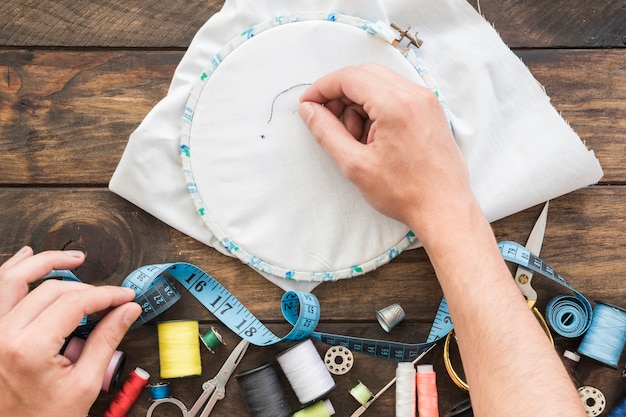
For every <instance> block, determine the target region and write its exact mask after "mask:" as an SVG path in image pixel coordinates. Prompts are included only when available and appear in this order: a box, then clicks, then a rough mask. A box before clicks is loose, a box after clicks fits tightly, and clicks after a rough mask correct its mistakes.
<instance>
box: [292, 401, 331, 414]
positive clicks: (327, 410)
mask: <svg viewBox="0 0 626 417" xmlns="http://www.w3.org/2000/svg"><path fill="white" fill-rule="evenodd" d="M334 414H335V408H334V407H333V404H332V403H331V402H330V400H322V401H318V402H316V403H315V404H313V405H310V406H308V407H306V408H303V409H302V410H300V411H296V412H295V413H293V417H330V416H332V415H334Z"/></svg>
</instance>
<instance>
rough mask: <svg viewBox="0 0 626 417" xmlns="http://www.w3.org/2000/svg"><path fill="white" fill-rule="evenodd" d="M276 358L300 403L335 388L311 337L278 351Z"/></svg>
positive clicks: (304, 402)
mask: <svg viewBox="0 0 626 417" xmlns="http://www.w3.org/2000/svg"><path fill="white" fill-rule="evenodd" d="M276 360H277V361H278V364H279V365H280V367H281V368H282V370H283V372H284V373H285V376H286V377H287V380H288V381H289V384H290V385H291V388H292V389H293V390H294V392H295V393H296V396H297V397H298V400H299V401H300V404H307V403H310V402H312V401H315V400H319V399H320V398H322V397H324V396H325V395H326V394H328V393H329V392H330V391H332V390H333V389H334V388H335V386H336V385H335V381H334V380H333V377H332V375H331V374H330V373H329V372H328V369H326V365H325V364H324V361H323V360H322V358H321V357H320V355H319V353H317V350H316V349H315V346H314V345H313V342H312V341H311V339H306V340H303V341H302V342H299V343H298V344H296V345H293V346H292V347H290V348H289V349H286V350H285V351H283V352H282V353H280V354H279V355H278V356H277V357H276Z"/></svg>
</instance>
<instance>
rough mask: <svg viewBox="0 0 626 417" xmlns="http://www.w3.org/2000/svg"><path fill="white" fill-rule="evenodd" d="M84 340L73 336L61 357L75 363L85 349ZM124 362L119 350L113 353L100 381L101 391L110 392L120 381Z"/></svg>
mask: <svg viewBox="0 0 626 417" xmlns="http://www.w3.org/2000/svg"><path fill="white" fill-rule="evenodd" d="M85 342H86V340H85V339H83V338H80V337H77V336H73V337H72V338H71V339H70V340H69V341H68V342H67V344H66V345H65V348H64V349H63V351H62V352H61V354H62V355H63V356H65V357H66V358H68V359H69V360H70V361H71V362H72V363H75V362H76V361H77V360H78V358H79V357H80V353H81V352H82V351H83V348H84V347H85ZM125 362H126V354H125V353H124V352H121V351H119V350H116V351H115V352H113V356H112V357H111V360H110V361H109V365H108V366H107V369H106V372H105V373H104V378H103V379H102V391H105V392H111V391H113V389H114V388H115V386H116V385H117V383H118V382H119V380H120V377H121V374H122V369H123V368H124V363H125Z"/></svg>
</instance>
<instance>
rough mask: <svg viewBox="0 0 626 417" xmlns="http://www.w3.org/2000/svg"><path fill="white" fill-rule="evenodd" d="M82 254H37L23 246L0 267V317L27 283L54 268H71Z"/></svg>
mask: <svg viewBox="0 0 626 417" xmlns="http://www.w3.org/2000/svg"><path fill="white" fill-rule="evenodd" d="M84 260H85V254H83V253H82V252H79V251H46V252H41V253H38V254H36V255H33V254H32V249H31V248H28V247H26V248H23V249H22V250H20V251H19V252H18V253H17V254H15V255H14V256H13V257H12V258H10V259H9V260H8V261H7V262H6V263H5V264H4V265H3V266H2V267H1V268H0V291H2V294H3V299H2V301H1V302H0V317H3V316H4V315H5V314H7V313H8V312H9V311H11V309H13V307H15V306H16V305H17V303H19V302H20V300H21V299H22V298H24V297H25V296H26V294H28V284H30V283H32V282H35V281H37V280H39V279H41V278H42V277H43V276H45V275H47V274H48V273H50V271H52V270H53V269H72V268H76V267H77V266H79V265H81V264H82V263H83V261H84Z"/></svg>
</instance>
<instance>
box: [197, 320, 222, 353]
mask: <svg viewBox="0 0 626 417" xmlns="http://www.w3.org/2000/svg"><path fill="white" fill-rule="evenodd" d="M200 340H202V343H203V344H204V346H206V348H207V349H209V352H211V353H215V351H216V350H217V348H218V347H220V346H226V343H225V342H224V338H223V337H222V335H221V334H219V332H218V331H217V330H216V329H215V327H213V326H211V328H210V329H209V331H208V332H206V333H205V334H201V335H200Z"/></svg>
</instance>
